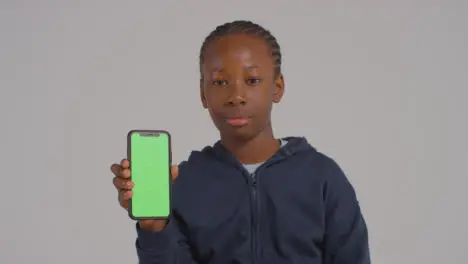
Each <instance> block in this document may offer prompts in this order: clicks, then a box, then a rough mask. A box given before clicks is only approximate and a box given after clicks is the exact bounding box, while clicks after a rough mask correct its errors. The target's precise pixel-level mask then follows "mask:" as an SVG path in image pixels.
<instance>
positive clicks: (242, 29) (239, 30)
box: [200, 20, 281, 76]
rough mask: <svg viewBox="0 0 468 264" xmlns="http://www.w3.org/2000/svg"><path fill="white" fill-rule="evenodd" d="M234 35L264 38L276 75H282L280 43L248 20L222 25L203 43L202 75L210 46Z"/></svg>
mask: <svg viewBox="0 0 468 264" xmlns="http://www.w3.org/2000/svg"><path fill="white" fill-rule="evenodd" d="M233 34H246V35H251V36H257V37H260V38H262V39H263V40H264V41H265V42H266V44H268V46H269V48H270V52H271V57H272V59H273V63H274V71H275V75H276V76H279V75H280V74H281V49H280V45H279V44H278V41H277V40H276V38H275V37H274V36H273V35H272V34H271V33H270V31H268V30H267V29H265V28H263V27H262V26H260V25H258V24H255V23H253V22H252V21H246V20H236V21H233V22H229V23H225V24H222V25H220V26H218V27H216V29H215V30H213V31H212V32H211V33H210V34H209V35H208V36H207V37H206V38H205V41H204V42H203V44H202V46H201V49H200V74H202V73H201V68H202V64H203V62H204V59H205V57H204V55H205V54H204V53H205V51H206V48H207V47H208V45H209V44H210V43H211V42H213V41H214V40H216V39H217V38H220V37H223V36H228V35H233Z"/></svg>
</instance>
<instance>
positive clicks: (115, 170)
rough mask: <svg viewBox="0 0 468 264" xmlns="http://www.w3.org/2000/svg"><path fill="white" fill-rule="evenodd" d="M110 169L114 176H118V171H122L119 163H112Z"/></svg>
mask: <svg viewBox="0 0 468 264" xmlns="http://www.w3.org/2000/svg"><path fill="white" fill-rule="evenodd" d="M110 169H111V171H112V173H113V174H114V175H115V176H120V172H121V171H122V168H121V167H120V165H119V164H117V163H114V164H112V165H111V167H110Z"/></svg>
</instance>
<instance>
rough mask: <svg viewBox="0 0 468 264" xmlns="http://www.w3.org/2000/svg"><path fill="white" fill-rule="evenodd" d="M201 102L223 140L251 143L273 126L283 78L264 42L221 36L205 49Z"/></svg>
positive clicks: (243, 37) (233, 36)
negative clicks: (250, 141) (276, 72)
mask: <svg viewBox="0 0 468 264" xmlns="http://www.w3.org/2000/svg"><path fill="white" fill-rule="evenodd" d="M204 55H205V56H204V57H205V60H204V63H203V65H202V75H203V76H202V80H201V89H200V91H201V93H200V94H201V100H202V103H203V107H205V108H207V109H208V110H209V112H210V115H211V118H212V119H213V122H214V124H215V125H216V127H217V128H218V129H219V131H220V133H221V135H222V136H224V137H229V138H235V139H240V140H249V139H251V138H253V137H256V136H257V135H259V134H260V133H261V132H262V131H263V130H264V129H265V128H266V127H267V126H268V125H270V113H271V108H272V103H278V102H279V101H280V100H281V97H282V95H283V90H284V82H283V77H282V76H275V72H274V61H273V59H272V57H271V53H270V49H269V47H268V45H267V43H265V41H264V40H262V39H261V38H258V37H255V36H248V35H230V36H225V37H221V38H219V39H217V40H215V41H213V42H212V43H211V44H209V46H208V48H207V49H206V50H205V54H204Z"/></svg>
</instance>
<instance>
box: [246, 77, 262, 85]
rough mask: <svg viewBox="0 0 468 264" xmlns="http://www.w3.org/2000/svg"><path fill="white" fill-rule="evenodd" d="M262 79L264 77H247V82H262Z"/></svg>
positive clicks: (251, 83)
mask: <svg viewBox="0 0 468 264" xmlns="http://www.w3.org/2000/svg"><path fill="white" fill-rule="evenodd" d="M261 81H262V79H260V78H249V79H247V83H248V84H250V85H253V84H257V83H260V82H261Z"/></svg>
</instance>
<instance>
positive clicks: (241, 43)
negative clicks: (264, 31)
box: [205, 35, 272, 67]
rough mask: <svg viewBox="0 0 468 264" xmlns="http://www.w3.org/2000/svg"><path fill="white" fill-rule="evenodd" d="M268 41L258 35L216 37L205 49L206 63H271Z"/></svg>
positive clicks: (219, 65) (212, 64)
mask: <svg viewBox="0 0 468 264" xmlns="http://www.w3.org/2000/svg"><path fill="white" fill-rule="evenodd" d="M269 51H270V49H269V47H268V45H267V43H266V42H265V41H264V40H263V39H261V38H258V37H255V36H247V35H231V36H224V37H221V38H219V39H216V40H214V41H213V43H211V44H210V45H209V46H208V48H207V50H206V51H205V52H206V54H205V64H207V66H208V65H210V66H211V67H223V66H225V64H232V63H236V64H239V63H240V64H255V65H259V66H260V65H264V64H271V63H272V58H271V55H270V52H269Z"/></svg>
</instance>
